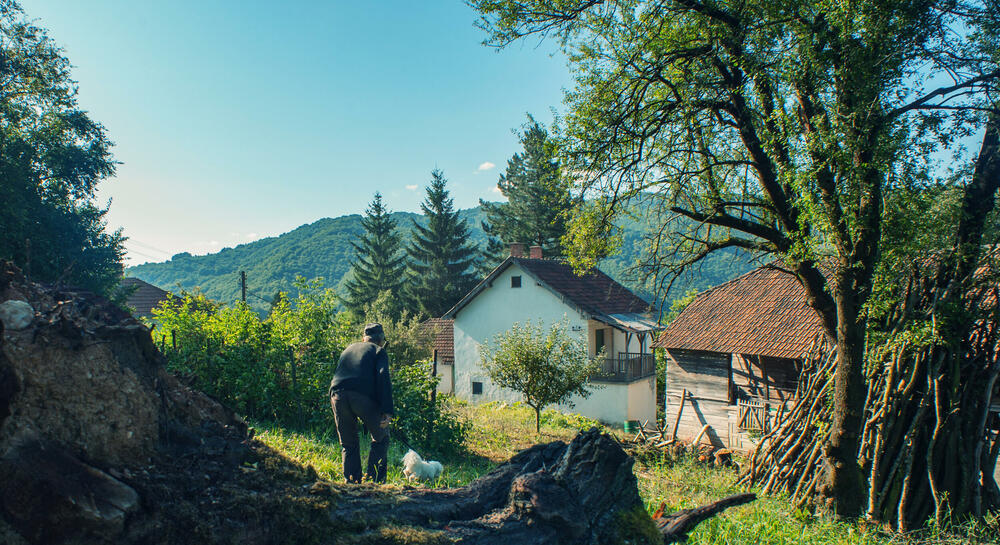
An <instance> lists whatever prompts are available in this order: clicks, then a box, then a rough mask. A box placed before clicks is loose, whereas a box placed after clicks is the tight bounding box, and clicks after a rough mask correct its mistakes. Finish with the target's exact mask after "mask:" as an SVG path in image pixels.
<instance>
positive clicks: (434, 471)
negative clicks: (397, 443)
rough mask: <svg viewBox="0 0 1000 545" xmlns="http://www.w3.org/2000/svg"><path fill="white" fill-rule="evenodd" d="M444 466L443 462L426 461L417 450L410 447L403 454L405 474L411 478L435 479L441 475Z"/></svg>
mask: <svg viewBox="0 0 1000 545" xmlns="http://www.w3.org/2000/svg"><path fill="white" fill-rule="evenodd" d="M443 470H444V466H442V465H441V462H435V461H433V460H432V461H430V462H425V461H424V459H423V458H421V457H420V455H419V454H417V452H416V451H414V450H413V449H410V450H408V451H406V454H405V455H403V475H406V478H407V479H409V480H411V481H412V480H414V479H417V480H421V481H433V480H434V479H437V478H438V477H440V476H441V472H442V471H443Z"/></svg>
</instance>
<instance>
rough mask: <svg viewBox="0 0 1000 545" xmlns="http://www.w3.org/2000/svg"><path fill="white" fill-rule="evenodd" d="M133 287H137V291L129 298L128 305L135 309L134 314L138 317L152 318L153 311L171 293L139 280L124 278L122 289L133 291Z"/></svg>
mask: <svg viewBox="0 0 1000 545" xmlns="http://www.w3.org/2000/svg"><path fill="white" fill-rule="evenodd" d="M133 286H136V289H135V291H133V292H132V294H131V295H129V296H128V300H127V301H126V304H127V305H128V306H130V307H132V308H134V309H135V312H133V313H132V314H134V315H135V316H137V317H139V316H141V317H143V318H151V317H152V316H153V313H152V310H153V309H154V308H155V307H156V306H157V305H159V304H160V302H161V301H163V300H165V299H166V298H167V296H168V295H170V293H169V292H167V291H165V290H161V289H160V288H158V287H156V286H154V285H152V284H150V283H149V282H145V281H143V280H139V279H138V278H135V277H131V276H129V277H126V278H122V288H125V289H131V288H132V287H133Z"/></svg>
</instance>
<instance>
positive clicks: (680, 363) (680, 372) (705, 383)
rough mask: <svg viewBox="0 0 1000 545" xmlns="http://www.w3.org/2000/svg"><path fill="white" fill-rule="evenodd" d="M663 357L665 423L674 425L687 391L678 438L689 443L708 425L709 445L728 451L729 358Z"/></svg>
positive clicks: (680, 353)
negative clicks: (665, 363) (710, 427)
mask: <svg viewBox="0 0 1000 545" xmlns="http://www.w3.org/2000/svg"><path fill="white" fill-rule="evenodd" d="M666 356H667V377H666V378H667V384H666V400H665V406H664V410H665V419H666V420H665V421H666V422H668V423H669V424H670V425H673V422H674V420H676V418H677V410H678V408H679V407H680V401H681V395H682V393H683V391H684V390H685V389H686V390H687V391H688V400H687V401H686V402H685V403H684V409H683V411H682V412H681V420H680V423H679V425H678V426H677V428H678V429H677V438H678V439H681V440H684V441H691V440H693V439H694V438H695V436H696V435H698V432H700V431H701V428H702V427H703V426H704V425H705V424H710V425H711V426H712V429H711V430H709V432H708V437H709V439H711V441H712V444H713V445H715V446H718V447H728V446H729V443H730V441H729V429H730V425H729V421H730V416H729V375H730V363H731V360H732V357H731V356H730V354H723V353H719V352H702V351H695V350H677V349H670V350H666ZM670 431H673V430H670Z"/></svg>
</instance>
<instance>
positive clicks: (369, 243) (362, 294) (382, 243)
mask: <svg viewBox="0 0 1000 545" xmlns="http://www.w3.org/2000/svg"><path fill="white" fill-rule="evenodd" d="M390 214H391V212H390V211H389V209H388V208H386V207H385V205H384V204H383V203H382V194H381V193H375V198H374V199H373V200H372V202H371V204H369V205H368V208H367V209H366V210H365V216H364V217H363V218H361V227H362V228H363V229H364V231H363V232H362V233H361V236H360V237H359V241H358V242H351V246H353V247H354V255H355V256H356V257H355V260H354V263H353V264H352V265H351V276H350V279H349V280H348V281H347V283H346V287H347V300H346V301H345V303H346V306H347V308H348V309H350V310H351V311H353V312H355V313H358V314H359V315H360V313H362V312H363V311H364V307H365V305H368V304H370V303H371V302H372V301H374V300H375V299H376V298H377V297H378V296H379V294H380V293H382V292H385V291H388V292H389V293H390V300H391V301H395V302H397V306H396V308H395V309H394V312H396V313H398V312H399V311H401V310H402V308H403V304H402V300H401V296H402V293H401V291H402V290H401V287H402V279H403V275H404V272H405V271H406V264H405V254H404V253H403V251H402V250H403V248H402V238H401V236H400V234H399V232H398V230H397V228H396V221H395V220H394V219H392V217H391V216H390Z"/></svg>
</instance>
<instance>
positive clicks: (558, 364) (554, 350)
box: [482, 320, 600, 433]
mask: <svg viewBox="0 0 1000 545" xmlns="http://www.w3.org/2000/svg"><path fill="white" fill-rule="evenodd" d="M566 325H567V324H566V323H564V322H560V323H556V324H552V326H551V327H550V328H549V330H548V331H547V332H546V331H544V330H543V328H542V326H540V325H532V323H531V321H530V320H529V321H528V322H525V324H524V325H523V326H522V325H521V324H519V323H515V324H514V326H513V327H512V328H511V329H510V331H508V332H506V333H500V334H499V335H497V336H496V337H494V338H493V340H492V341H490V342H488V343H486V344H485V345H483V348H482V362H483V369H485V370H486V373H487V374H488V375H489V377H490V380H492V381H493V382H494V383H496V384H497V385H499V386H502V387H504V388H510V389H511V390H514V391H516V392H520V393H521V395H523V396H524V401H525V403H527V404H528V406H529V407H531V408H532V409H534V410H535V432H536V433H538V432H540V431H541V418H542V409H544V408H545V407H546V406H547V405H550V404H552V403H564V404H568V405H569V406H571V407H572V406H573V404H572V403H571V402H570V401H569V398H570V396H572V395H578V396H581V397H584V398H586V397H588V396H590V393H591V392H590V390H591V388H593V387H594V386H593V385H591V384H588V383H587V379H588V378H590V376H591V375H593V374H594V373H595V372H597V371H598V369H599V368H600V358H591V357H590V356H588V355H587V345H586V343H585V342H584V341H583V339H580V338H579V337H576V336H572V335H568V334H567V333H566Z"/></svg>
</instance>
